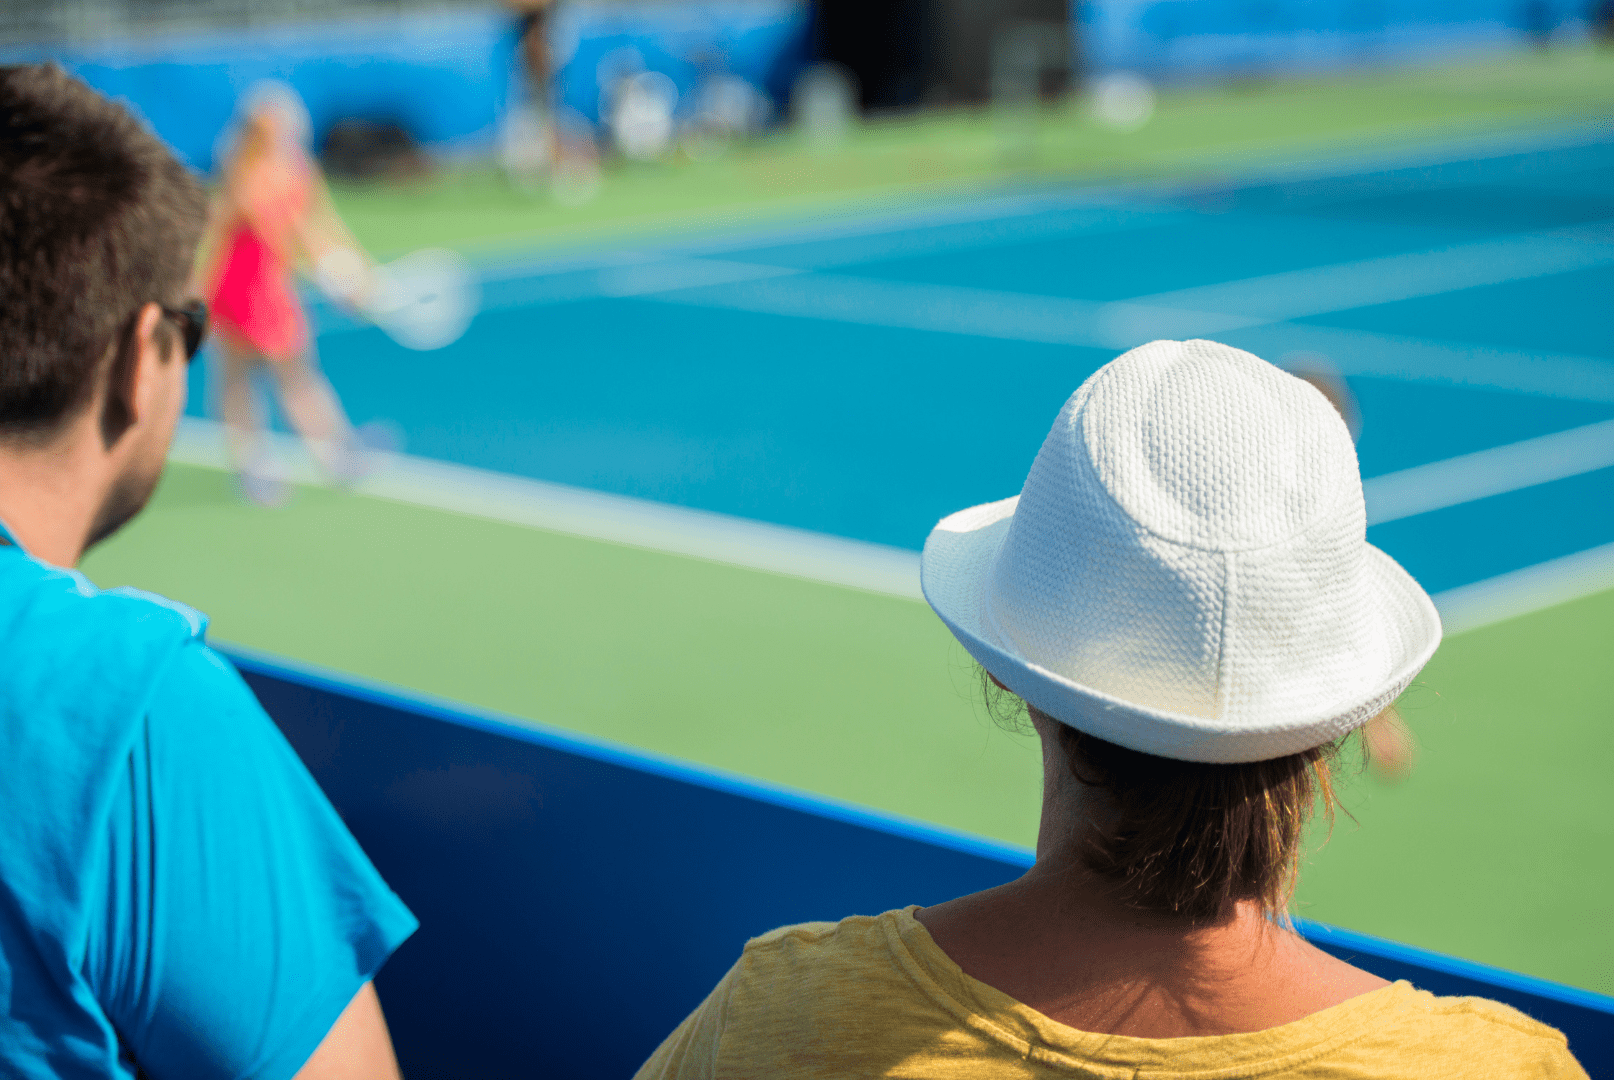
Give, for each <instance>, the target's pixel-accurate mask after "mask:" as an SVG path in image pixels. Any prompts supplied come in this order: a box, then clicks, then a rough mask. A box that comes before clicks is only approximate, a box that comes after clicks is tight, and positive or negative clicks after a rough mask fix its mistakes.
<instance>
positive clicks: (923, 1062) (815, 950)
mask: <svg viewBox="0 0 1614 1080" xmlns="http://www.w3.org/2000/svg"><path fill="white" fill-rule="evenodd" d="M914 910H915V909H914V908H907V909H905V910H902V911H888V912H886V913H885V914H884V915H879V916H875V917H873V918H869V917H866V916H854V917H853V918H850V919H844V920H842V921H841V922H839V923H803V924H801V925H800V926H786V927H783V928H781V929H778V930H775V931H773V932H772V933H769V934H764V935H763V936H762V937H759V938H755V939H753V940H752V941H750V942H748V943H747V944H746V946H745V952H744V954H743V955H742V956H741V957H740V959H739V962H738V963H736V964H735V965H734V967H733V968H731V969H730V970H729V973H728V974H727V975H725V976H724V977H723V980H722V982H720V983H718V984H717V988H716V989H714V990H713V991H712V992H711V994H710V995H709V996H708V997H707V998H706V1000H705V1001H704V1002H702V1003H701V1005H700V1007H699V1008H698V1009H696V1010H695V1011H694V1013H692V1014H691V1015H690V1017H689V1019H687V1020H685V1021H684V1022H683V1023H682V1024H680V1025H679V1027H678V1030H677V1031H674V1032H673V1033H672V1034H671V1035H669V1036H668V1037H667V1040H666V1042H664V1043H662V1044H661V1047H660V1049H658V1050H657V1051H656V1052H655V1054H654V1055H652V1057H651V1058H650V1060H649V1061H648V1062H646V1063H645V1064H644V1066H643V1067H642V1068H641V1069H640V1070H639V1072H638V1080H662V1078H676V1080H694V1078H706V1077H711V1078H719V1077H722V1078H729V1077H735V1078H738V1077H746V1078H753V1077H767V1078H769V1080H807V1078H809V1077H812V1078H829V1077H834V1078H836V1080H845V1078H849V1077H865V1076H870V1077H872V1076H891V1077H915V1078H919V1077H923V1078H925V1080H959V1078H964V1077H968V1078H969V1080H1010V1078H1013V1080H1025V1078H1031V1077H1036V1078H1039V1080H1040V1078H1050V1077H1092V1078H1101V1077H1102V1078H1111V1077H1114V1078H1121V1077H1125V1078H1127V1080H1139V1078H1143V1077H1156V1078H1166V1077H1184V1078H1187V1077H1192V1078H1195V1080H1223V1078H1226V1080H1232V1078H1234V1077H1284V1078H1304V1080H1385V1078H1391V1077H1394V1078H1406V1080H1448V1078H1449V1080H1471V1078H1475V1077H1507V1078H1509V1080H1522V1078H1524V1077H1554V1078H1556V1077H1577V1078H1581V1080H1585V1077H1586V1073H1585V1071H1584V1070H1583V1069H1581V1067H1580V1065H1579V1064H1578V1063H1576V1061H1575V1059H1574V1058H1573V1057H1572V1056H1571V1055H1570V1053H1569V1049H1568V1044H1567V1042H1566V1040H1565V1038H1564V1036H1563V1035H1562V1034H1561V1033H1560V1032H1558V1031H1557V1030H1555V1029H1553V1028H1550V1027H1547V1026H1546V1025H1545V1024H1540V1023H1537V1022H1536V1021H1534V1020H1531V1019H1530V1018H1529V1017H1527V1016H1525V1015H1524V1014H1523V1013H1521V1012H1518V1011H1516V1010H1514V1009H1510V1008H1508V1007H1507V1006H1506V1005H1502V1004H1499V1003H1497V1002H1494V1001H1487V1000H1485V999H1484V998H1471V997H1464V998H1451V997H1435V996H1434V995H1433V994H1430V993H1427V992H1425V991H1422V990H1415V989H1413V987H1412V985H1411V984H1410V983H1406V982H1398V983H1395V984H1394V985H1391V986H1386V987H1384V988H1382V989H1379V990H1375V991H1373V992H1371V993H1367V994H1363V995H1361V996H1360V997H1355V998H1352V999H1350V1000H1349V1001H1345V1002H1342V1003H1341V1004H1339V1005H1335V1006H1334V1007H1333V1008H1331V1009H1324V1010H1323V1011H1322V1012H1319V1013H1314V1014H1312V1015H1311V1016H1308V1017H1306V1018H1305V1019H1303V1020H1297V1021H1295V1022H1294V1023H1292V1024H1285V1025H1283V1026H1282V1027H1277V1028H1271V1029H1269V1030H1267V1031H1257V1032H1253V1033H1251V1034H1247V1035H1215V1036H1204V1037H1194V1038H1184V1039H1137V1038H1131V1037H1128V1036H1122V1035H1100V1034H1094V1033H1092V1032H1086V1031H1078V1030H1076V1029H1075V1028H1071V1027H1066V1026H1065V1025H1064V1024H1059V1023H1055V1022H1054V1021H1053V1020H1050V1019H1048V1018H1047V1017H1046V1016H1043V1015H1042V1014H1041V1013H1039V1012H1037V1011H1035V1010H1034V1009H1031V1008H1028V1007H1027V1006H1025V1005H1022V1004H1020V1003H1019V1002H1018V1001H1015V1000H1014V999H1013V998H1011V997H1009V996H1008V995H1006V994H1003V993H1001V992H999V991H997V990H994V989H993V988H992V987H990V986H987V985H986V984H985V983H982V982H978V981H977V980H975V979H972V978H970V977H969V976H968V975H966V974H964V972H963V971H962V970H961V969H960V968H959V966H958V965H957V964H955V963H953V962H952V960H951V959H949V958H948V956H947V954H946V953H944V952H942V951H941V949H940V948H938V947H937V946H936V943H935V942H934V941H932V940H931V938H930V934H929V933H928V932H927V931H926V930H925V928H924V927H923V926H921V925H920V924H919V923H918V922H917V921H916V920H915V919H914V917H913V911H914Z"/></svg>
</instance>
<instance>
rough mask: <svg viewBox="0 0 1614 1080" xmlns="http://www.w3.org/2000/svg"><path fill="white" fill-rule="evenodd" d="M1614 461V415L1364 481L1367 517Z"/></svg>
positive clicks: (1479, 495) (1414, 510) (1462, 499)
mask: <svg viewBox="0 0 1614 1080" xmlns="http://www.w3.org/2000/svg"><path fill="white" fill-rule="evenodd" d="M1610 466H1614V420H1604V421H1602V422H1601V423H1597V424H1587V425H1586V426H1584V427H1578V428H1570V429H1569V430H1568V431H1555V432H1553V433H1552V434H1551V435H1542V436H1539V437H1537V438H1534V439H1525V440H1523V441H1522V442H1516V443H1508V444H1507V445H1506V446H1493V447H1491V448H1490V449H1488V450H1476V451H1475V452H1474V453H1472V454H1462V455H1460V456H1458V457H1454V458H1447V459H1445V460H1444V461H1432V462H1430V463H1429V464H1427V465H1417V466H1414V467H1413V468H1410V469H1402V470H1401V471H1400V472H1393V473H1385V474H1384V475H1382V476H1375V477H1372V478H1371V479H1368V480H1364V481H1363V482H1362V494H1363V495H1364V496H1365V497H1366V499H1367V523H1368V524H1369V525H1381V524H1383V523H1384V522H1387V521H1399V520H1400V519H1401V518H1408V517H1413V516H1415V515H1417V514H1427V513H1429V512H1430V511H1432V510H1442V509H1444V508H1446V507H1448V506H1457V505H1459V504H1460V503H1466V502H1473V501H1474V500H1476V499H1485V498H1489V497H1490V496H1492V495H1502V494H1505V493H1507V492H1509V491H1518V490H1520V489H1521V488H1527V487H1534V486H1536V485H1537V484H1546V483H1550V482H1552V481H1554V480H1562V479H1564V478H1566V477H1570V476H1579V475H1581V474H1582V473H1589V472H1592V471H1593V470H1596V469H1606V468H1609V467H1610Z"/></svg>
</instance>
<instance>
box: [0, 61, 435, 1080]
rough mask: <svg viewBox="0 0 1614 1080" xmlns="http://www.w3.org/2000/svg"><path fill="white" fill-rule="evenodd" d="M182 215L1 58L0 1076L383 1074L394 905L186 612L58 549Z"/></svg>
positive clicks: (171, 420) (79, 502)
mask: <svg viewBox="0 0 1614 1080" xmlns="http://www.w3.org/2000/svg"><path fill="white" fill-rule="evenodd" d="M204 213H205V198H204V195H203V193H202V191H201V189H200V187H199V186H198V185H197V183H196V181H195V180H194V179H193V178H192V177H191V176H190V175H189V174H188V173H187V172H186V171H185V169H184V168H183V167H181V166H180V165H179V163H178V162H177V161H175V160H174V158H173V156H172V155H171V154H170V153H169V152H168V151H167V149H166V148H165V147H164V146H163V145H162V144H161V143H160V142H159V141H158V140H157V139H156V138H155V137H154V136H153V135H152V134H151V133H150V132H148V131H147V130H145V129H144V128H143V127H142V126H141V125H140V124H138V123H137V122H135V121H134V120H133V119H132V118H131V117H130V115H129V114H128V113H127V112H126V111H125V110H124V109H123V108H121V107H120V106H117V105H114V104H113V103H111V102H109V101H107V100H106V99H105V98H102V97H101V96H99V95H98V94H96V93H95V92H94V91H92V90H90V89H89V88H88V87H87V86H85V85H84V84H83V83H81V82H79V81H77V80H76V79H73V78H71V77H70V76H68V75H66V74H65V73H64V72H63V71H62V70H61V69H60V68H57V67H55V66H53V65H44V66H40V65H34V66H21V67H5V68H0V763H3V766H0V767H3V769H4V773H5V779H4V783H0V1077H20V1078H28V1080H36V1078H39V1080H42V1078H46V1077H51V1078H65V1080H80V1078H92V1077H93V1078H109V1077H117V1078H132V1077H135V1076H137V1075H141V1076H148V1077H153V1078H159V1080H160V1078H166V1077H186V1078H210V1077H231V1078H235V1077H254V1078H262V1080H289V1078H291V1077H298V1078H300V1080H322V1078H336V1077H341V1078H352V1080H368V1078H395V1077H397V1075H398V1067H397V1064H396V1062H395V1060H394V1057H393V1052H392V1042H391V1039H390V1038H389V1036H388V1034H387V1028H386V1023H385V1021H384V1020H383V1019H382V1015H381V1007H380V1004H379V1003H378V1002H377V999H376V995H375V992H374V990H373V989H372V988H371V979H372V978H373V977H374V975H375V973H376V971H377V970H378V969H379V968H380V967H381V965H382V964H383V963H385V962H386V960H387V957H388V956H390V955H391V954H392V952H393V950H394V949H396V948H397V947H398V945H399V944H400V943H401V942H403V940H404V939H405V938H407V937H408V936H409V935H410V934H411V933H413V932H414V930H415V927H416V923H415V919H414V917H413V916H412V915H410V913H409V911H408V909H407V908H405V907H404V906H403V904H402V902H401V901H399V899H398V898H397V897H396V896H394V895H393V894H392V892H391V890H389V889H388V888H387V886H386V883H385V882H383V881H382V880H381V878H380V876H379V875H378V874H377V873H376V871H375V868H374V867H372V866H371V865H370V862H369V860H368V859H366V858H365V855H364V853H363V852H362V851H361V850H360V849H359V847H358V845H357V844H356V843H355V842H354V840H353V838H352V836H351V835H349V833H348V831H347V829H346V828H344V827H343V825H342V822H341V820H340V819H339V818H338V817H337V816H336V813H335V811H333V810H332V809H331V806H330V804H329V803H328V802H326V800H325V798H324V796H323V795H322V794H321V793H320V790H319V788H318V787H316V786H315V784H314V782H313V780H312V778H311V777H310V776H309V775H308V773H307V771H306V770H305V769H304V768H303V766H302V763H301V762H300V761H299V760H298V759H297V756H296V755H295V754H294V753H293V752H292V750H291V747H290V746H289V745H288V744H287V743H286V741H285V739H284V738H282V737H281V735H280V732H279V731H278V730H277V729H276V728H275V726H274V725H273V724H272V723H271V722H270V720H269V718H268V717H267V716H266V715H265V714H264V712H263V710H262V709H261V708H260V707H259V706H258V703H257V701H256V700H254V698H253V697H252V694H251V692H250V691H249V690H248V689H247V688H246V686H245V684H244V683H242V681H241V679H240V677H239V676H238V675H237V674H236V673H235V671H234V669H232V668H231V667H230V665H229V664H228V663H227V662H226V661H225V660H223V659H222V658H221V657H220V656H219V655H218V654H217V653H215V652H213V651H212V650H211V649H209V648H208V646H207V643H206V641H205V640H204V637H203V632H204V629H205V626H206V620H205V619H204V618H203V617H202V616H201V615H199V614H198V613H196V612H194V611H192V610H190V609H189V608H186V607H184V606H183V605H180V604H175V603H172V602H170V601H167V600H164V599H162V598H161V597H156V596H151V595H148V594H144V593H138V592H134V591H131V590H111V591H108V592H101V591H100V590H98V589H96V588H95V587H94V586H93V585H91V584H90V583H89V582H88V581H86V580H85V579H84V578H83V577H82V576H81V575H79V574H78V573H77V572H75V571H74V570H72V569H71V567H72V566H74V565H75V564H76V563H77V562H78V560H79V558H80V556H81V555H82V554H83V552H84V550H85V549H86V548H87V547H89V546H90V545H92V544H94V543H95V542H97V541H98V540H101V539H103V538H105V537H106V536H108V535H110V534H111V533H112V532H114V531H115V530H116V529H117V528H118V527H119V526H120V525H122V524H123V523H124V522H126V521H128V520H129V519H130V518H131V517H133V516H134V515H135V514H136V513H138V512H139V511H140V509H141V507H142V506H144V504H145V502H146V500H147V499H148V498H149V497H150V495H151V492H152V489H153V488H154V487H155V486H156V483H157V479H158V477H159V476H160V474H161V472H162V467H163V461H164V458H165V456H166V453H167V449H168V443H169V440H170V439H171V438H172V436H173V433H174V426H175V424H176V423H177V421H178V418H179V415H180V412H181V411H182V410H183V408H184V403H185V382H186V375H185V372H186V364H187V361H188V360H189V359H190V358H191V357H192V356H194V355H195V352H196V349H197V346H198V345H199V344H200V342H201V337H202V334H203V331H204V328H205V321H206V313H205V310H204V309H202V308H201V307H200V305H195V304H192V303H190V302H189V300H190V298H189V297H187V296H185V295H184V292H183V290H184V288H185V282H186V280H187V278H188V276H189V271H190V267H191V262H192V259H193V256H194V254H195V247H196V244H197V241H198V238H199V237H200V235H201V232H202V224H203V217H204Z"/></svg>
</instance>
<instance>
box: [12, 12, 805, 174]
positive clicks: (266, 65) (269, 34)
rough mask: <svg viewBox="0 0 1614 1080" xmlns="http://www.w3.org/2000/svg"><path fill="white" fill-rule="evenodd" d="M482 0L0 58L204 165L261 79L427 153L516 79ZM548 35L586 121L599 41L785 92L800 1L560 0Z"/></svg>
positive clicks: (801, 30) (488, 140)
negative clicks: (59, 80) (63, 84)
mask: <svg viewBox="0 0 1614 1080" xmlns="http://www.w3.org/2000/svg"><path fill="white" fill-rule="evenodd" d="M488 7H489V9H490V10H487V11H474V12H468V13H460V14H436V15H404V16H392V17H370V18H362V19H358V18H355V19H344V20H330V21H320V22H306V23H288V24H283V25H275V26H266V27H254V28H250V29H240V30H231V31H208V32H187V33H154V34H150V35H143V36H138V37H126V38H114V39H108V40H105V41H97V42H93V43H85V44H40V45H33V46H10V47H7V48H4V49H0V63H21V62H30V61H36V60H43V59H55V60H57V61H59V62H60V63H62V64H63V65H64V66H66V67H68V68H69V69H71V70H73V71H75V72H77V73H78V74H79V75H80V76H81V77H83V78H84V79H85V80H86V81H87V82H89V83H90V84H91V85H92V86H95V87H96V88H98V89H100V90H102V91H103V92H105V93H107V94H109V95H111V96H113V97H118V98H123V99H125V100H127V101H129V102H130V103H131V104H132V105H133V106H134V107H135V108H136V109H137V110H139V111H140V112H141V113H142V114H143V115H144V116H145V117H146V118H147V119H148V120H149V121H150V122H151V124H152V126H153V127H154V128H156V130H157V132H158V133H159V134H161V135H162V136H163V137H164V138H165V139H167V140H168V142H169V143H170V144H171V145H172V146H173V147H174V148H175V149H176V150H177V151H178V152H179V154H180V155H181V157H183V158H184V160H185V161H186V162H188V163H189V164H190V165H192V166H194V167H195V168H197V169H200V170H202V171H204V172H207V171H211V170H212V168H213V165H214V151H215V145H216V144H217V142H218V139H219V136H220V134H221V133H222V132H223V131H224V130H225V128H226V127H227V126H228V125H229V122H230V119H231V116H232V114H233V113H234V110H235V104H236V101H237V99H238V98H239V97H240V96H241V95H242V94H243V93H244V92H245V91H246V90H247V89H248V88H249V87H250V86H252V85H253V84H254V83H256V82H258V81H259V80H260V79H279V80H283V81H285V82H287V83H290V84H291V85H292V86H293V87H295V88H296V90H297V91H298V92H299V93H300V94H301V95H302V96H303V99H304V101H305V102H307V104H308V110H309V114H310V118H311V119H312V121H313V125H314V138H315V141H316V143H317V142H318V141H319V140H320V138H321V137H322V136H323V134H324V133H325V132H326V131H328V130H329V129H330V127H331V125H333V124H334V123H336V122H337V121H338V120H341V119H344V118H358V119H367V120H376V121H394V122H397V123H398V124H400V125H401V126H402V127H403V128H404V129H405V130H407V131H409V132H410V133H411V134H412V135H414V136H415V138H417V139H418V140H420V142H421V143H423V144H425V145H426V146H428V147H430V148H432V149H434V150H436V151H438V152H439V153H444V154H450V155H452V154H455V153H484V152H487V151H488V150H490V149H491V147H492V145H493V142H494V138H495V134H496V132H497V128H498V123H499V119H500V117H501V116H502V115H503V113H504V110H505V107H506V105H507V103H508V102H509V100H510V96H511V94H512V93H513V92H516V90H517V87H518V85H519V81H518V80H519V69H518V68H517V64H516V26H515V22H514V20H513V19H512V18H511V17H510V16H508V15H506V14H504V13H502V12H501V11H500V10H499V9H498V7H497V5H493V4H490V5H488ZM555 45H556V52H557V53H558V54H559V56H560V57H562V58H565V59H566V61H567V64H566V68H565V70H564V71H563V72H562V75H561V79H560V86H561V92H562V95H563V97H564V99H565V102H566V104H567V105H569V106H570V107H571V108H573V109H576V110H577V111H578V112H579V113H581V114H582V115H583V116H585V117H587V118H588V119H589V120H591V121H595V120H597V119H598V117H599V99H600V85H599V80H598V77H597V72H598V70H599V69H600V66H601V61H602V60H605V59H606V58H607V57H612V64H611V65H610V66H612V67H614V68H620V67H621V66H622V64H623V63H624V62H625V63H627V64H634V63H638V64H642V65H643V66H644V67H645V68H647V69H649V70H655V71H661V72H664V73H665V74H667V75H669V76H671V77H672V79H673V82H674V83H675V84H676V85H677V86H678V88H679V91H680V93H684V92H687V91H688V90H690V89H691V88H693V87H694V85H695V84H696V82H697V80H698V79H699V77H700V76H701V74H702V73H703V71H704V70H712V69H720V70H727V71H730V72H733V73H734V74H737V75H740V76H741V77H743V78H745V79H747V80H748V81H750V82H752V83H753V84H755V85H757V86H759V87H761V88H763V89H764V90H765V91H767V92H768V93H769V94H770V95H771V96H772V97H773V98H774V99H775V101H777V102H780V103H782V102H784V101H785V99H786V97H787V96H788V93H789V88H790V84H791V82H792V81H793V80H794V78H795V76H796V74H797V73H798V72H799V71H800V69H801V67H802V65H803V64H805V63H806V60H807V49H808V9H807V7H806V6H805V4H804V3H803V2H801V0H696V2H691V3H664V2H655V0H641V2H637V3H635V2H623V3H612V4H609V5H600V6H591V5H582V4H568V5H566V6H564V7H563V8H562V9H561V16H560V18H559V19H558V20H557V25H556V42H555ZM613 54H614V55H613Z"/></svg>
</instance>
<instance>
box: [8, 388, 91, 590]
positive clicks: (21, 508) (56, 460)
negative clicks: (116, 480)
mask: <svg viewBox="0 0 1614 1080" xmlns="http://www.w3.org/2000/svg"><path fill="white" fill-rule="evenodd" d="M83 420H84V421H87V422H88V423H90V424H91V425H93V423H94V421H93V418H83ZM80 426H81V423H80V422H75V423H74V424H72V425H70V426H69V429H68V430H67V431H64V432H62V433H61V434H60V435H59V436H58V437H57V438H54V439H52V440H51V441H50V442H49V443H46V444H44V445H39V446H34V445H30V444H27V443H19V442H16V441H4V442H0V521H4V522H5V523H6V529H7V530H8V531H9V532H10V533H11V535H12V538H13V539H14V540H16V541H17V543H18V544H19V545H21V546H22V547H23V548H24V549H25V550H26V551H27V552H28V553H29V554H30V555H33V556H35V557H36V558H40V559H43V560H45V561H46V562H48V563H51V564H53V565H55V566H64V567H65V566H74V565H76V564H77V563H78V560H79V558H80V557H81V556H82V555H83V554H84V543H85V540H86V538H87V537H88V536H89V531H90V526H91V523H92V522H93V521H94V520H95V516H96V513H97V512H98V510H99V509H100V506H101V503H102V501H103V500H104V499H105V497H106V490H107V483H108V476H107V465H106V459H105V455H98V454H96V453H95V446H94V443H93V441H92V442H86V440H85V439H84V438H82V437H81V436H82V435H83V434H84V433H83V432H79V431H77V430H76V429H77V428H79V427H80ZM89 437H90V439H91V440H95V439H98V438H99V435H98V433H95V432H94V431H93V430H92V431H91V432H90V434H89Z"/></svg>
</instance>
